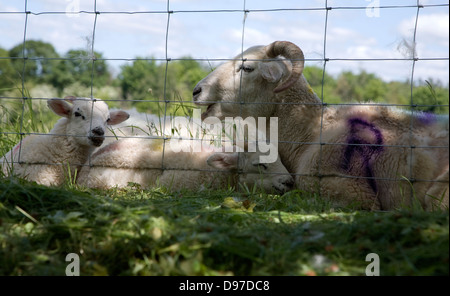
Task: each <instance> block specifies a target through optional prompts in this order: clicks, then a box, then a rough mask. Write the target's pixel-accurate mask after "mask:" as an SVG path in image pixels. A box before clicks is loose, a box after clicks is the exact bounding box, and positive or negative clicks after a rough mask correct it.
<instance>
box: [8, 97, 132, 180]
mask: <svg viewBox="0 0 450 296" xmlns="http://www.w3.org/2000/svg"><path fill="white" fill-rule="evenodd" d="M47 105H48V107H49V108H50V109H51V110H52V111H53V112H55V113H56V114H57V115H59V116H62V117H63V118H61V119H59V120H58V121H57V122H56V124H55V126H54V127H53V129H52V130H51V131H50V133H49V134H48V135H29V136H27V137H25V138H24V139H23V140H21V141H20V143H19V144H17V145H16V146H15V147H14V148H13V149H12V150H11V151H9V152H8V153H6V155H5V156H3V157H2V158H1V159H0V166H1V167H2V170H3V173H4V174H5V175H9V174H14V175H17V176H20V177H22V178H26V179H28V180H30V181H35V182H37V183H39V184H43V185H47V186H49V185H60V184H62V183H63V182H64V180H65V177H66V175H67V172H68V171H67V170H68V169H70V175H71V176H75V175H76V170H78V169H79V168H80V167H81V166H82V165H83V164H84V163H86V161H87V160H88V158H89V156H90V154H91V153H92V151H93V150H94V149H95V148H96V147H99V146H101V145H102V143H103V141H104V139H105V137H104V134H105V130H106V127H107V125H114V124H118V123H121V122H123V121H125V120H126V119H128V117H129V115H128V113H126V112H125V111H112V112H109V110H108V106H107V105H106V103H105V102H103V101H101V100H99V99H94V100H92V99H89V98H75V97H66V98H65V99H64V100H62V99H50V100H48V101H47Z"/></svg>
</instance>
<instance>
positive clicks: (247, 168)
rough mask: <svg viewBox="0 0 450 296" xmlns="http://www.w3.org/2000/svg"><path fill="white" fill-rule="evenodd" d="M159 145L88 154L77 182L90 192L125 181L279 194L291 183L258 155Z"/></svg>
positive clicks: (132, 143) (129, 142)
mask: <svg viewBox="0 0 450 296" xmlns="http://www.w3.org/2000/svg"><path fill="white" fill-rule="evenodd" d="M169 146H170V144H169V143H166V145H165V149H164V152H163V144H162V140H154V139H153V140H149V139H142V138H141V139H140V138H131V139H121V140H119V141H116V142H113V143H111V144H109V145H107V146H104V147H102V148H101V149H99V150H98V151H97V152H96V153H94V154H93V155H92V158H91V163H90V165H89V164H86V166H84V167H83V168H82V169H81V171H80V173H79V178H78V184H80V185H84V186H87V187H91V188H102V189H106V188H112V187H126V186H127V185H128V184H129V183H130V182H131V183H137V184H140V185H142V186H143V187H152V186H156V185H162V186H166V187H168V188H170V189H172V190H179V189H191V190H200V189H202V188H204V187H208V188H227V186H228V185H230V186H233V187H237V186H238V183H240V184H244V183H245V184H246V185H247V186H248V187H249V188H251V187H252V186H254V185H256V186H257V187H258V188H262V189H263V190H265V191H266V192H273V191H275V192H276V193H284V192H286V191H287V190H289V189H292V186H293V183H294V180H293V178H292V177H291V176H290V175H289V173H288V171H287V170H286V168H285V167H284V166H283V165H282V164H281V162H280V160H279V159H278V161H276V162H274V163H261V162H260V160H259V156H260V155H261V153H260V152H226V153H225V152H224V153H222V152H214V150H213V148H212V147H211V149H203V151H202V152H192V151H191V152H174V151H173V150H171V149H169Z"/></svg>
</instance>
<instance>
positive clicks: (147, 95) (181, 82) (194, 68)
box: [118, 57, 208, 114]
mask: <svg viewBox="0 0 450 296" xmlns="http://www.w3.org/2000/svg"><path fill="white" fill-rule="evenodd" d="M207 74H208V72H207V71H206V70H205V69H204V68H203V66H202V65H201V64H200V63H198V62H196V61H194V60H192V59H190V58H189V57H186V58H182V59H180V60H179V61H171V62H169V63H159V64H158V63H156V61H155V60H154V59H152V58H149V59H143V58H138V59H137V60H135V61H133V63H132V64H131V65H125V66H122V71H121V74H120V75H119V77H118V80H119V84H120V87H121V90H122V95H123V99H125V100H142V101H150V102H151V103H146V104H145V106H146V110H147V111H150V112H152V113H155V114H161V109H164V108H163V107H162V106H163V105H164V103H166V102H170V103H168V108H169V110H171V111H173V110H174V109H176V108H177V105H178V104H177V103H174V101H175V102H177V101H180V102H182V104H186V102H189V101H190V100H191V96H192V89H193V88H194V86H195V84H196V83H197V82H198V81H200V80H201V79H202V78H203V77H205V76H206V75H207ZM135 105H137V106H142V105H143V104H139V103H136V104H135ZM188 105H189V104H188ZM138 109H139V108H138Z"/></svg>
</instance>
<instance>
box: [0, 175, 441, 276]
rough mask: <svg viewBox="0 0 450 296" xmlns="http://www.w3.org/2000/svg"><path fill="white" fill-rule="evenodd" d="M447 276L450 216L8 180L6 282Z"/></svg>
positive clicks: (2, 222) (2, 225)
mask: <svg viewBox="0 0 450 296" xmlns="http://www.w3.org/2000/svg"><path fill="white" fill-rule="evenodd" d="M69 253H76V254H78V255H79V258H80V273H81V275H365V269H366V266H367V265H368V264H369V263H370V262H366V261H365V258H366V255H367V254H369V253H377V254H378V255H379V257H380V274H381V275H448V274H449V261H448V260H449V212H448V210H446V211H437V212H431V213H430V212H424V211H419V210H411V209H410V210H408V209H403V210H399V211H393V212H361V211H356V210H354V209H350V208H339V209H337V208H332V206H331V204H330V203H329V202H327V201H326V200H322V199H320V198H318V197H315V196H311V195H309V194H305V193H302V192H299V191H293V192H289V193H286V194H284V195H283V196H277V195H268V194H250V195H246V194H237V193H236V192H235V191H233V190H231V189H230V190H225V191H207V190H206V191H204V192H187V191H186V192H169V191H167V190H165V189H164V188H155V189H152V190H142V189H140V188H139V187H137V186H130V187H129V188H127V189H111V190H108V191H97V190H91V189H85V188H80V187H77V186H76V185H73V184H70V183H68V184H66V185H64V186H62V187H60V188H48V187H44V186H40V185H36V184H34V183H29V182H25V181H23V180H20V179H17V178H10V177H8V178H2V179H0V275H65V270H66V267H67V265H68V264H69V263H70V262H66V261H65V258H66V255H67V254H69Z"/></svg>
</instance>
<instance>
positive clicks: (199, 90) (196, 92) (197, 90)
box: [192, 85, 202, 101]
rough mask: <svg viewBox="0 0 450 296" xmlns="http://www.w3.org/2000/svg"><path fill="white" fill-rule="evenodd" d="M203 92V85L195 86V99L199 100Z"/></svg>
mask: <svg viewBox="0 0 450 296" xmlns="http://www.w3.org/2000/svg"><path fill="white" fill-rule="evenodd" d="M201 92H202V87H201V86H198V85H197V86H196V87H195V88H194V92H193V93H192V95H193V96H194V101H197V96H198V95H199V94H200V93H201Z"/></svg>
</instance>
